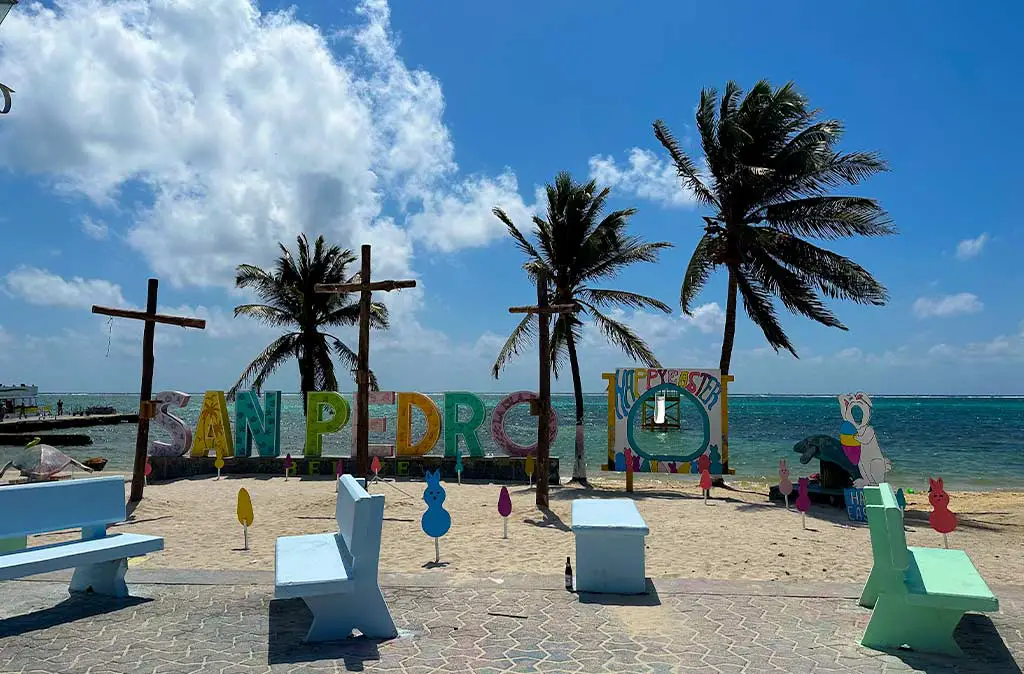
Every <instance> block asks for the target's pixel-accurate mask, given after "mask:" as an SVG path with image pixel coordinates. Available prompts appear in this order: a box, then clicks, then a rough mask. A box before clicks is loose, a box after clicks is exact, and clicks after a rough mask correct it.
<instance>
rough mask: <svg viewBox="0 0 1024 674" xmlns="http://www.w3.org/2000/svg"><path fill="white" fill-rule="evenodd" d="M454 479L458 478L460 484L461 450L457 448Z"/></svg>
mask: <svg viewBox="0 0 1024 674" xmlns="http://www.w3.org/2000/svg"><path fill="white" fill-rule="evenodd" d="M455 477H457V478H458V480H459V484H462V448H461V447H459V448H457V449H456V450H455Z"/></svg>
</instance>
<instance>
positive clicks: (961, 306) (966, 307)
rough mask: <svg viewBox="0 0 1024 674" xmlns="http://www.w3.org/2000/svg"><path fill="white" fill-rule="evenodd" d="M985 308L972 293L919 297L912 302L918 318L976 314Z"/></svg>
mask: <svg viewBox="0 0 1024 674" xmlns="http://www.w3.org/2000/svg"><path fill="white" fill-rule="evenodd" d="M984 307H985V305H984V304H982V302H981V300H979V299H978V296H977V295H975V294H973V293H957V294H955V295H942V296H939V297H919V298H917V299H916V300H914V315H916V316H917V317H918V318H930V317H940V318H945V317H949V316H959V315H962V314H976V313H978V312H980V311H981V310H982V309H983V308H984Z"/></svg>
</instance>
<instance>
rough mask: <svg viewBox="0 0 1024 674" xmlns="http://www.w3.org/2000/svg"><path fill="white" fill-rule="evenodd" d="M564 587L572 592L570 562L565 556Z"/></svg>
mask: <svg viewBox="0 0 1024 674" xmlns="http://www.w3.org/2000/svg"><path fill="white" fill-rule="evenodd" d="M565 589H566V590H568V591H569V592H572V564H570V563H569V558H568V557H566V558H565Z"/></svg>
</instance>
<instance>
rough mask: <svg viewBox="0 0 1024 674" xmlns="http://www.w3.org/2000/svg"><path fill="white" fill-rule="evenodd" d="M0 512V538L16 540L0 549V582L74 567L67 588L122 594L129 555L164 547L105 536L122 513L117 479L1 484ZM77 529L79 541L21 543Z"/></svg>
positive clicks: (137, 538)
mask: <svg viewBox="0 0 1024 674" xmlns="http://www.w3.org/2000/svg"><path fill="white" fill-rule="evenodd" d="M0 513H2V514H3V515H2V517H0V540H4V539H6V540H7V541H10V540H12V539H13V540H14V541H15V543H14V544H13V545H11V544H10V543H8V545H7V546H4V547H0V549H3V550H6V552H2V553H0V580H13V579H15V578H23V577H25V576H32V575H35V574H37V573H48V572H50V571H59V570H61V569H71V568H73V569H74V570H75V573H74V575H73V576H72V577H71V586H70V588H69V589H70V590H71V592H95V593H96V594H104V595H111V596H115V597H126V596H128V586H127V585H125V582H124V574H125V571H127V570H128V558H129V557H141V556H142V555H145V554H148V553H150V552H156V551H157V550H162V549H163V547H164V539H162V538H160V537H158V536H146V535H143V534H110V535H108V534H107V525H109V524H114V523H116V522H123V521H124V520H125V518H126V516H127V512H126V509H125V501H124V478H122V477H100V478H88V479H83V480H64V481H60V482H45V483H35V484H22V485H15V486H6V487H0ZM79 528H80V529H81V530H82V538H81V539H80V540H76V541H68V542H65V543H53V544H51V545H43V546H39V547H32V548H26V547H24V543H23V541H24V540H25V537H26V536H30V535H33V534H44V533H50V532H55V531H62V530H64V529H79ZM11 548H16V549H14V550H11Z"/></svg>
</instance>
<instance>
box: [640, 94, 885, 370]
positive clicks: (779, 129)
mask: <svg viewBox="0 0 1024 674" xmlns="http://www.w3.org/2000/svg"><path fill="white" fill-rule="evenodd" d="M741 99H742V100H741ZM696 118H697V129H698V131H699V133H700V139H701V145H702V147H703V150H704V160H705V163H706V165H707V167H706V171H704V170H701V169H698V168H697V165H696V164H695V162H694V161H693V160H691V159H690V157H689V156H688V155H687V154H686V152H684V151H683V150H682V148H680V146H679V143H678V142H676V139H675V138H674V137H673V136H672V134H671V132H669V130H668V127H666V126H665V123H664V122H662V121H661V120H658V121H656V122H654V135H655V136H656V137H657V138H658V140H659V141H661V144H662V145H664V146H665V149H666V150H668V152H669V154H670V155H671V157H672V161H673V163H674V164H675V167H676V170H677V172H678V173H679V177H680V178H681V179H682V183H683V187H684V188H685V189H688V190H689V191H690V192H691V193H692V194H693V195H694V196H695V197H696V199H697V201H698V202H699V203H700V204H701V205H703V206H706V207H708V208H710V209H712V210H713V211H714V215H710V216H705V217H704V235H703V236H702V237H701V239H700V241H699V242H698V243H697V248H696V249H695V250H694V251H693V256H692V257H691V258H690V263H689V265H688V266H687V268H686V274H685V276H684V277H683V285H682V289H681V291H680V294H679V303H680V304H681V305H682V309H683V312H684V313H686V314H688V315H689V314H690V310H691V306H692V303H693V301H694V299H695V298H696V297H697V295H698V294H699V293H700V291H701V288H703V286H704V284H705V283H706V282H707V280H708V277H709V276H710V275H711V272H712V271H713V270H714V269H716V268H717V267H720V266H724V267H725V268H726V269H727V270H728V273H729V286H728V288H729V290H728V297H727V302H726V310H725V334H724V337H723V339H722V359H721V363H720V366H721V370H722V374H728V373H729V364H730V360H731V359H732V347H733V340H734V338H735V336H736V296H737V292H738V294H739V295H740V296H741V297H742V298H743V307H744V309H746V312H747V315H748V316H750V319H751V320H752V321H754V323H755V324H756V325H757V326H758V327H759V328H761V331H762V332H763V333H764V336H765V339H767V340H768V343H769V344H770V345H771V346H772V348H774V349H775V350H776V351H778V350H779V349H780V348H783V349H786V350H787V351H789V352H790V353H792V354H793V355H794V356H796V350H795V349H794V348H793V345H792V344H791V343H790V341H789V338H788V337H787V336H786V333H785V332H784V331H783V329H782V326H781V325H780V324H779V318H778V315H777V314H776V312H775V306H774V301H773V298H776V297H777V298H778V299H780V300H781V301H782V304H783V306H785V307H786V308H787V309H788V310H790V311H791V312H793V313H797V314H802V315H804V316H806V317H808V318H810V319H812V320H815V321H817V322H818V323H821V324H822V325H827V326H831V327H835V328H839V329H841V330H846V329H847V328H846V326H844V325H843V324H842V323H840V322H839V319H838V318H836V317H835V315H833V314H832V312H831V311H829V309H828V307H826V306H825V304H824V303H823V301H822V299H821V298H820V297H819V293H821V294H823V295H825V296H826V297H829V298H833V299H846V300H850V301H853V302H857V303H859V304H873V305H876V306H881V305H884V304H885V303H886V301H887V300H888V293H887V292H886V289H885V287H884V286H883V285H882V284H880V283H879V282H878V281H876V280H875V279H874V278H872V276H871V274H869V273H868V272H867V271H866V270H865V269H864V268H863V267H861V266H859V265H857V264H856V263H854V262H853V261H851V260H849V259H847V258H845V257H843V256H841V255H837V254H836V253H833V252H831V251H828V250H825V249H823V248H819V247H817V246H815V245H813V244H811V243H808V242H807V241H806V240H805V239H804V238H802V237H808V238H816V239H838V238H841V237H851V236H856V235H860V236H883V235H887V234H894V233H895V232H896V229H895V228H894V227H893V226H892V224H891V222H890V220H889V218H888V215H887V214H886V212H885V211H884V210H883V209H882V208H881V206H879V205H878V202H876V201H875V200H874V199H868V198H865V197H850V196H830V195H828V192H829V191H830V190H831V189H832V188H834V187H836V186H838V185H842V184H848V185H856V184H858V183H860V182H861V181H863V180H865V179H867V178H869V177H871V176H872V175H874V174H876V173H879V172H881V171H886V170H888V168H887V166H886V164H885V162H884V161H883V160H882V159H881V158H880V157H879V156H878V155H877V154H875V153H874V152H849V153H841V152H838V151H837V150H836V149H835V146H836V144H837V143H838V142H839V139H840V137H841V136H842V132H843V125H842V123H841V122H838V121H836V120H823V121H819V120H818V111H817V110H814V109H811V108H810V107H809V106H808V101H807V99H806V98H804V97H803V96H802V95H801V94H800V93H799V92H797V91H796V88H795V87H794V85H793V83H792V82H790V83H788V84H786V85H784V86H782V87H779V88H777V89H775V90H774V91H773V90H772V87H771V84H770V83H769V82H767V81H763V80H762V81H761V82H758V83H757V84H756V85H755V86H754V88H753V89H751V90H750V92H749V93H748V94H747V95H746V96H743V92H742V91H741V90H740V88H739V86H738V85H737V84H736V83H735V82H729V83H728V85H727V86H726V88H725V94H724V95H723V96H722V98H721V101H719V100H718V92H717V91H716V90H715V89H704V90H703V91H701V95H700V105H699V107H698V108H697V114H696ZM706 173H709V174H710V175H706Z"/></svg>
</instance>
